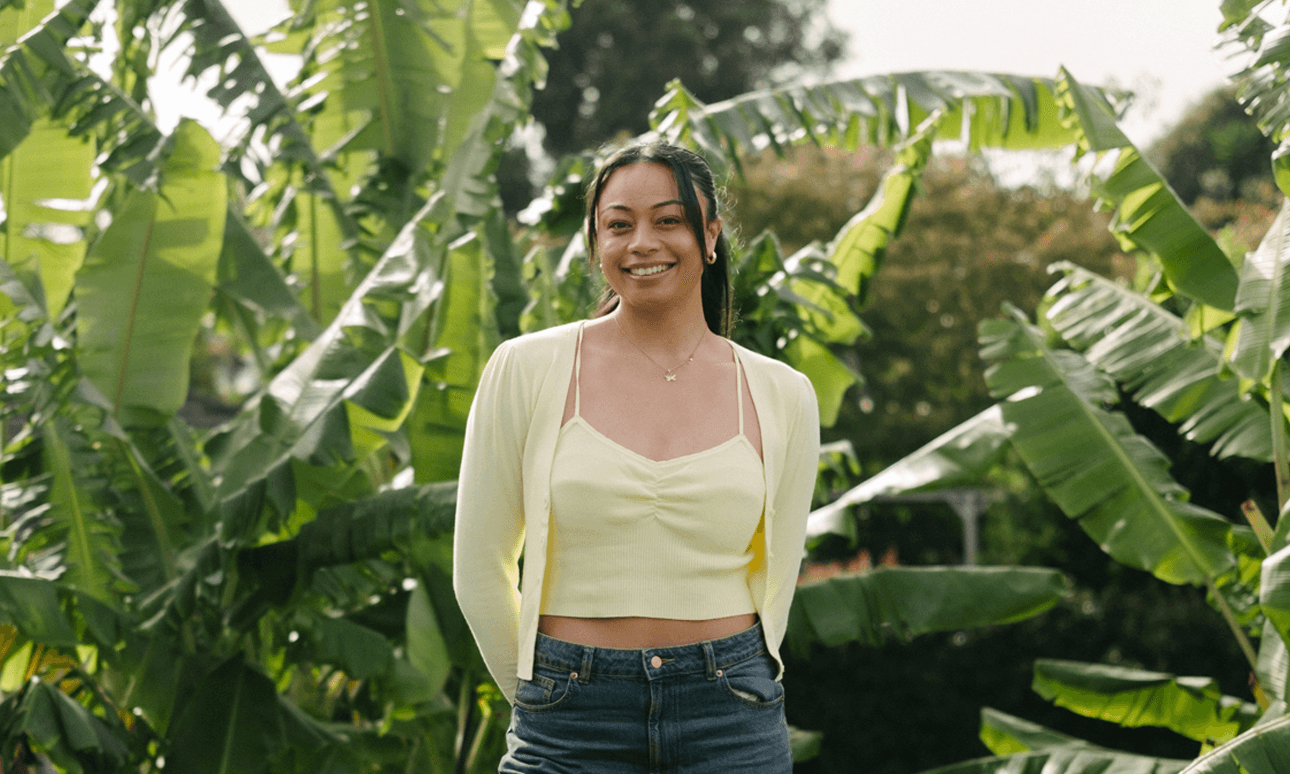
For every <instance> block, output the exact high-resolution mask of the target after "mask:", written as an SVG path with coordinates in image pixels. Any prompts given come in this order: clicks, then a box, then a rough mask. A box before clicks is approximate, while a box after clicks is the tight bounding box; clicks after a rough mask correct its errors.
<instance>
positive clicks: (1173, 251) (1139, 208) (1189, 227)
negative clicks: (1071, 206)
mask: <svg viewBox="0 0 1290 774" xmlns="http://www.w3.org/2000/svg"><path fill="white" fill-rule="evenodd" d="M1058 94H1059V102H1060V104H1061V105H1062V108H1063V111H1064V112H1065V113H1066V114H1068V115H1070V116H1071V117H1073V118H1074V119H1075V121H1074V128H1075V129H1076V130H1077V132H1078V143H1079V148H1080V149H1081V151H1092V152H1094V153H1096V154H1098V156H1099V157H1102V156H1103V155H1107V156H1110V157H1112V158H1113V160H1114V166H1113V169H1112V171H1111V172H1110V173H1109V174H1107V175H1106V177H1104V178H1101V179H1097V180H1095V181H1094V185H1093V192H1094V193H1095V194H1096V195H1097V196H1098V197H1099V198H1100V199H1101V200H1102V201H1103V202H1104V203H1105V204H1106V205H1107V206H1108V207H1111V208H1114V214H1113V216H1112V220H1111V233H1113V234H1114V235H1115V236H1116V238H1118V239H1119V240H1120V242H1121V244H1122V245H1123V246H1124V247H1125V249H1126V250H1128V249H1133V248H1135V247H1136V248H1140V249H1142V250H1145V251H1147V252H1149V253H1151V254H1152V255H1154V256H1155V257H1156V258H1157V259H1158V260H1159V261H1160V264H1161V266H1162V267H1163V268H1164V272H1165V276H1166V277H1168V279H1169V282H1170V284H1171V285H1172V286H1173V287H1174V288H1176V289H1177V290H1178V292H1180V293H1183V294H1184V295H1186V296H1188V297H1190V298H1193V299H1196V300H1198V301H1200V302H1202V303H1205V304H1207V305H1209V306H1212V307H1214V308H1216V309H1221V310H1225V311H1231V310H1232V309H1233V306H1234V303H1235V298H1236V286H1237V276H1236V269H1234V268H1233V267H1232V263H1231V261H1229V260H1228V259H1227V255H1226V254H1225V253H1224V252H1223V250H1222V248H1220V247H1219V246H1218V243H1217V242H1215V241H1214V238H1213V237H1211V236H1210V235H1209V233H1208V232H1206V231H1205V229H1204V228H1202V227H1201V225H1200V223H1198V222H1197V221H1196V219H1195V218H1194V217H1192V215H1191V213H1190V212H1189V211H1188V210H1187V208H1186V207H1184V206H1183V204H1182V202H1180V201H1179V200H1178V197H1177V195H1176V194H1175V193H1174V192H1173V190H1172V189H1170V188H1169V184H1168V183H1166V182H1165V180H1164V178H1162V177H1161V176H1160V174H1159V173H1158V172H1156V171H1155V170H1154V169H1152V168H1151V165H1150V164H1148V163H1147V161H1146V159H1144V158H1142V155H1141V154H1140V153H1139V152H1138V149H1137V148H1136V147H1135V146H1134V145H1133V143H1132V142H1130V141H1129V138H1128V137H1126V136H1125V135H1124V133H1123V132H1122V131H1120V128H1119V127H1118V126H1117V125H1116V116H1115V111H1114V108H1113V107H1112V106H1111V105H1110V103H1108V102H1107V101H1106V99H1105V97H1104V95H1103V94H1102V93H1101V92H1099V91H1096V90H1093V89H1090V88H1089V87H1087V86H1084V85H1082V84H1080V83H1078V82H1077V81H1076V80H1075V79H1074V78H1073V77H1071V75H1070V73H1068V72H1066V70H1065V69H1063V70H1062V71H1061V74H1060V76H1059V77H1058Z"/></svg>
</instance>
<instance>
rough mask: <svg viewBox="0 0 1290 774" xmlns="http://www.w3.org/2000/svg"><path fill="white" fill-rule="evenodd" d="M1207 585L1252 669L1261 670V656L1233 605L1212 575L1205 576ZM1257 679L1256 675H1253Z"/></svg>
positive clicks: (1215, 605) (1215, 604)
mask: <svg viewBox="0 0 1290 774" xmlns="http://www.w3.org/2000/svg"><path fill="white" fill-rule="evenodd" d="M1205 585H1206V586H1208V587H1209V594H1210V596H1211V597H1213V598H1214V607H1216V608H1218V612H1219V613H1221V614H1222V615H1223V620H1224V621H1227V626H1228V628H1230V629H1231V630H1232V635H1233V636H1234V637H1236V644H1237V645H1239V646H1240V648H1241V653H1243V654H1245V660H1246V661H1248V662H1250V669H1251V670H1253V671H1254V672H1255V673H1257V672H1258V670H1259V656H1258V654H1257V653H1255V652H1254V646H1253V645H1252V644H1250V638H1249V637H1248V636H1246V634H1245V630H1244V629H1242V628H1241V624H1240V622H1239V621H1237V620H1236V613H1235V612H1233V611H1232V607H1231V605H1229V604H1227V598H1226V597H1224V596H1223V594H1222V592H1220V591H1219V590H1218V584H1216V583H1214V580H1213V579H1212V578H1210V577H1208V576H1207V577H1206V578H1205ZM1251 679H1253V680H1257V679H1258V678H1256V677H1253V676H1252V677H1251Z"/></svg>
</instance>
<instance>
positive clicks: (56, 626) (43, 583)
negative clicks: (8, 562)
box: [0, 570, 78, 648]
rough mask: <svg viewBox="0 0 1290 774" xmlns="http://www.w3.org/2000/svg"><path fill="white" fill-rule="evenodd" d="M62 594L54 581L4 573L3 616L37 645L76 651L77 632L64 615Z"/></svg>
mask: <svg viewBox="0 0 1290 774" xmlns="http://www.w3.org/2000/svg"><path fill="white" fill-rule="evenodd" d="M58 591H59V586H58V584H57V583H56V582H54V581H52V580H49V579H46V578H32V577H30V576H28V575H22V574H18V573H14V572H9V571H4V570H0V616H2V617H3V620H4V622H5V623H8V624H11V625H13V626H16V627H18V631H20V632H21V633H22V634H23V636H25V637H27V638H28V639H30V640H32V641H34V642H39V643H44V644H46V645H57V646H60V647H69V648H70V647H75V646H76V644H77V642H78V639H77V637H76V632H75V630H73V629H72V627H71V624H69V623H68V621H67V617H66V616H65V615H64V614H63V611H62V607H61V605H60V603H59V593H58Z"/></svg>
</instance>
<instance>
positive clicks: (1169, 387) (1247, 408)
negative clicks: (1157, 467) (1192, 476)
mask: <svg viewBox="0 0 1290 774" xmlns="http://www.w3.org/2000/svg"><path fill="white" fill-rule="evenodd" d="M1054 268H1055V269H1060V270H1061V271H1064V272H1065V273H1066V276H1065V277H1064V278H1063V279H1062V280H1060V281H1058V282H1057V284H1055V285H1054V286H1053V287H1052V288H1051V289H1050V290H1049V291H1048V297H1049V298H1050V299H1052V300H1053V303H1052V304H1051V305H1050V306H1049V307H1048V309H1047V311H1046V315H1047V317H1048V320H1049V322H1051V323H1052V325H1053V327H1054V328H1055V329H1056V330H1057V332H1058V333H1060V334H1061V336H1062V338H1063V339H1065V340H1066V342H1067V343H1068V344H1070V345H1071V347H1073V348H1074V349H1075V350H1077V351H1080V352H1082V353H1083V354H1084V357H1086V358H1088V360H1089V362H1091V363H1092V364H1093V365H1095V366H1097V368H1098V369H1100V370H1101V371H1103V372H1105V373H1106V374H1107V375H1108V376H1110V377H1111V378H1112V379H1115V380H1116V381H1117V382H1118V383H1119V384H1120V385H1121V386H1122V387H1123V388H1124V389H1125V390H1126V391H1128V392H1129V394H1130V395H1132V396H1133V399H1134V401H1135V402H1137V403H1138V404H1140V405H1143V406H1146V407H1147V408H1150V409H1154V410H1155V411H1156V412H1157V413H1159V414H1160V415H1161V416H1162V417H1164V418H1165V419H1166V420H1168V421H1169V422H1173V423H1175V424H1177V425H1178V429H1179V432H1181V433H1182V435H1183V436H1184V437H1185V438H1188V439H1190V440H1192V441H1195V442H1197V443H1211V442H1212V443H1213V444H1214V445H1213V447H1212V448H1213V454H1214V456H1216V457H1218V458H1220V459H1222V458H1224V457H1230V456H1233V455H1235V456H1240V457H1247V458H1250V459H1256V460H1263V461H1270V460H1271V459H1272V429H1271V422H1270V421H1269V419H1268V408H1267V404H1266V403H1264V402H1263V401H1261V400H1258V399H1255V398H1254V397H1253V396H1252V395H1250V394H1248V393H1247V394H1245V395H1242V394H1241V390H1240V386H1239V384H1238V381H1237V380H1236V379H1231V378H1229V379H1224V378H1222V370H1223V343H1222V342H1221V341H1218V340H1216V339H1214V338H1212V337H1208V336H1202V337H1200V338H1193V337H1192V335H1191V331H1190V330H1189V326H1188V324H1187V322H1186V321H1185V320H1183V319H1181V318H1179V317H1178V316H1176V315H1174V314H1171V313H1170V312H1169V311H1168V310H1167V309H1165V308H1164V307H1162V306H1161V305H1160V304H1157V303H1155V302H1154V301H1152V300H1151V299H1150V298H1149V297H1147V296H1145V295H1143V294H1141V293H1136V292H1134V291H1133V290H1131V289H1129V288H1126V287H1124V286H1123V285H1120V284H1118V283H1116V282H1112V281H1111V280H1107V279H1105V278H1103V277H1099V276H1098V275H1096V274H1094V273H1092V272H1090V271H1088V270H1086V269H1082V268H1079V267H1077V266H1075V265H1073V264H1070V263H1059V264H1056V265H1055V266H1054Z"/></svg>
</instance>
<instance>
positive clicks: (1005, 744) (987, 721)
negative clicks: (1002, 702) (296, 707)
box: [980, 707, 1096, 755]
mask: <svg viewBox="0 0 1290 774" xmlns="http://www.w3.org/2000/svg"><path fill="white" fill-rule="evenodd" d="M980 736H981V741H982V743H984V744H985V746H986V747H989V748H990V752H992V753H994V754H995V755H1013V754H1016V753H1021V752H1030V751H1032V750H1051V749H1052V748H1055V747H1071V746H1077V747H1095V746H1096V745H1093V744H1090V743H1088V742H1085V741H1084V740H1083V739H1077V738H1076V737H1073V736H1067V735H1066V734H1063V733H1061V732H1060V731H1054V730H1052V729H1051V728H1045V727H1044V726H1041V725H1039V724H1038V723H1032V722H1030V721H1029V720H1024V719H1022V718H1019V717H1016V716H1014V715H1009V714H1008V713H1006V712H1000V711H999V710H997V709H993V708H991V707H982V708H981V734H980Z"/></svg>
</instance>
